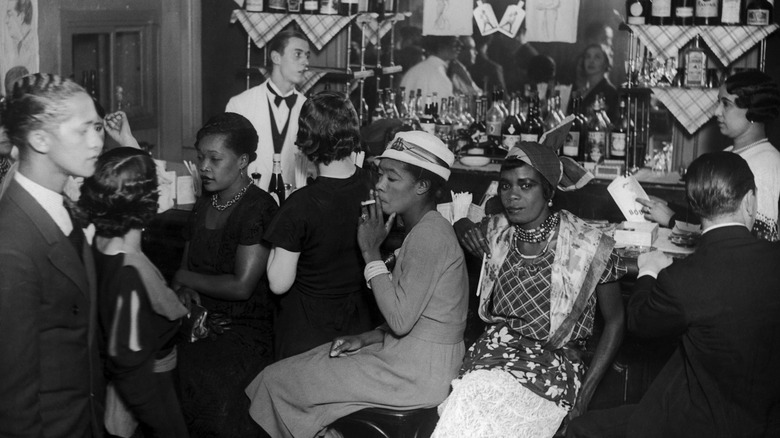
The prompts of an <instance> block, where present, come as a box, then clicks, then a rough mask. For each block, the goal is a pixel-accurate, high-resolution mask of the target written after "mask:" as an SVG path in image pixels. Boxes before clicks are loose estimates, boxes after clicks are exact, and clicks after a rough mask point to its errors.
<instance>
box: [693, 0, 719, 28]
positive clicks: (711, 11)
mask: <svg viewBox="0 0 780 438" xmlns="http://www.w3.org/2000/svg"><path fill="white" fill-rule="evenodd" d="M694 22H695V23H696V24H697V25H699V26H717V25H718V0H696V9H694Z"/></svg>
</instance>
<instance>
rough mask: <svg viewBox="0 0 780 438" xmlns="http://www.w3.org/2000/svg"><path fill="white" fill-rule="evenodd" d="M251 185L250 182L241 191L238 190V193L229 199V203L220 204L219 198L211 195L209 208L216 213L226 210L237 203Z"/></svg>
mask: <svg viewBox="0 0 780 438" xmlns="http://www.w3.org/2000/svg"><path fill="white" fill-rule="evenodd" d="M251 185H252V183H251V182H250V183H249V184H247V185H246V186H245V187H244V188H243V189H241V190H239V191H238V193H236V196H233V199H231V200H230V201H228V202H226V203H224V204H220V203H219V202H218V201H219V196H218V195H217V194H216V193H214V194H213V195H211V206H212V207H214V208H215V209H217V211H224V210H225V209H226V208H228V207H230V206H231V205H233V204H235V203H236V202H238V200H239V199H241V198H242V197H243V196H244V193H246V191H247V189H249V186H251Z"/></svg>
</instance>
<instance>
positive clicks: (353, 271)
mask: <svg viewBox="0 0 780 438" xmlns="http://www.w3.org/2000/svg"><path fill="white" fill-rule="evenodd" d="M298 123H299V125H298V126H299V127H298V139H297V145H298V148H299V149H300V150H301V152H302V153H304V154H305V155H306V156H307V157H308V158H309V160H311V161H312V162H313V163H314V164H315V165H316V166H317V169H318V171H319V176H318V177H317V179H316V180H315V181H314V182H313V183H312V184H309V185H307V186H306V187H303V188H301V189H299V190H297V191H296V192H294V193H293V194H292V195H291V196H290V197H289V199H287V201H286V202H285V203H284V205H282V207H281V208H280V209H279V214H277V215H276V217H275V218H274V220H273V222H272V223H271V225H270V226H269V227H268V230H267V231H266V233H265V239H266V240H267V241H268V242H269V243H270V244H271V245H272V248H271V254H270V256H269V258H268V281H269V283H270V287H271V291H273V292H274V293H275V294H278V295H282V296H281V297H280V299H279V302H278V308H277V310H278V312H277V314H276V321H275V324H274V335H275V341H274V345H275V350H276V358H277V359H281V358H285V357H290V356H294V355H296V354H298V353H302V352H304V351H306V350H309V349H311V348H313V347H316V346H318V345H321V344H323V343H325V342H330V341H331V340H332V339H333V338H335V337H336V336H341V335H350V334H357V333H361V332H363V331H366V330H368V329H369V328H370V327H371V325H372V324H371V320H370V317H369V316H370V307H369V300H367V297H366V295H365V293H364V290H365V283H364V281H363V277H362V275H361V274H362V272H363V261H362V259H361V257H360V248H358V245H357V240H356V239H355V237H354V236H355V230H356V229H357V225H358V217H359V216H360V201H363V200H365V199H368V196H369V190H370V188H371V177H370V174H369V173H368V171H366V170H363V169H361V168H359V167H357V166H356V165H355V163H354V161H353V159H352V154H353V152H357V151H359V150H360V137H359V131H358V130H359V125H358V118H357V113H356V112H355V109H354V107H353V106H352V103H350V101H349V98H348V97H347V96H346V95H344V94H343V93H338V92H322V93H319V94H316V95H314V96H312V97H311V98H309V99H308V100H306V102H305V103H304V104H303V108H302V109H301V117H300V120H299V122H298Z"/></svg>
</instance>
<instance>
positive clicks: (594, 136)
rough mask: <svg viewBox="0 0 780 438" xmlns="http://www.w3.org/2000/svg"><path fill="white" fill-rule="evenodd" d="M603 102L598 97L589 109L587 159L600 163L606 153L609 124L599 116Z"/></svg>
mask: <svg viewBox="0 0 780 438" xmlns="http://www.w3.org/2000/svg"><path fill="white" fill-rule="evenodd" d="M599 112H601V103H600V102H599V100H598V99H596V100H594V101H593V106H591V108H590V110H589V111H588V151H587V152H588V155H587V157H586V161H589V162H593V163H600V162H601V161H602V160H603V159H604V155H605V154H606V145H607V125H606V123H605V122H604V119H602V118H601V117H599Z"/></svg>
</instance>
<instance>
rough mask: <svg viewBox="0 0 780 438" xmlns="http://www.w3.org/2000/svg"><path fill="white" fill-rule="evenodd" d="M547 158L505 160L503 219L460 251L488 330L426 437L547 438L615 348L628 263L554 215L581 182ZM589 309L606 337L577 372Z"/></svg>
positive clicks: (541, 154) (469, 238)
mask: <svg viewBox="0 0 780 438" xmlns="http://www.w3.org/2000/svg"><path fill="white" fill-rule="evenodd" d="M554 150H555V149H553V148H550V147H547V146H542V145H539V144H537V143H529V142H522V143H520V145H519V146H517V147H515V148H513V149H512V150H510V151H509V153H508V155H507V159H506V161H504V164H503V165H502V167H501V177H500V180H499V190H498V194H499V196H500V198H501V203H502V205H503V208H504V211H503V212H502V213H499V214H496V215H492V216H488V217H487V218H485V219H484V220H483V221H482V222H481V223H480V224H477V225H475V226H474V227H472V228H471V229H470V230H469V231H468V232H466V236H464V239H463V240H462V241H463V242H464V246H465V247H466V248H467V249H468V250H469V251H470V252H472V253H475V254H478V255H483V254H484V256H485V258H484V262H483V268H482V272H481V275H480V281H479V284H478V289H477V292H478V294H479V297H480V304H479V315H480V317H481V318H482V319H483V320H484V321H485V322H487V323H488V325H487V328H486V330H485V332H484V333H483V334H482V336H480V338H479V339H478V340H477V341H476V342H475V343H474V345H473V346H472V347H471V348H470V349H469V351H468V353H467V355H466V359H464V363H463V367H462V368H461V371H460V377H459V378H458V379H457V380H455V381H453V382H452V388H453V390H452V394H450V396H449V397H448V398H447V400H446V401H445V402H444V403H443V404H442V406H441V407H440V408H439V411H440V420H439V424H438V425H437V427H436V431H435V432H434V435H433V436H434V437H447V438H450V437H472V436H512V437H543V436H548V437H551V436H553V434H554V433H555V432H556V430H557V429H558V427H559V426H560V424H561V421H562V420H563V419H564V417H566V416H567V414H568V416H569V417H570V418H573V417H576V416H577V415H579V414H580V413H582V412H584V411H585V410H586V409H587V406H588V402H589V401H590V398H591V396H592V395H593V391H594V390H595V389H596V386H597V384H598V382H599V380H601V377H602V376H603V375H604V372H605V371H606V370H607V368H608V367H609V364H610V363H611V362H612V358H613V357H614V355H615V353H616V352H617V349H618V347H619V346H620V342H621V340H622V337H623V325H624V322H623V304H622V301H621V297H620V287H619V285H618V284H617V282H616V281H617V280H618V279H619V278H620V277H621V276H622V275H623V274H624V273H625V272H626V267H625V264H624V263H623V261H622V259H621V258H620V257H619V256H618V255H617V254H616V253H615V252H614V250H613V247H614V240H613V239H612V238H611V237H609V236H608V235H606V234H604V233H602V232H601V231H600V230H598V229H595V228H593V227H591V226H589V225H588V224H586V223H585V222H584V221H582V220H581V219H579V218H577V217H576V216H574V215H573V214H571V213H569V212H568V211H566V210H560V211H554V210H553V209H552V205H553V194H554V192H555V187H556V186H558V187H559V188H561V189H562V190H566V189H573V188H579V187H581V186H582V185H583V184H584V183H586V182H587V179H588V178H587V176H588V175H587V174H586V173H585V172H584V170H583V169H582V168H580V167H579V166H578V165H577V164H576V163H575V162H574V161H572V160H569V159H567V158H562V159H559V158H558V156H557V155H556V154H555V152H553V151H554ZM583 175H585V177H583ZM485 249H486V250H485ZM597 304H598V306H599V308H600V309H601V312H602V314H603V315H604V321H605V326H604V331H603V334H602V335H601V339H600V340H599V343H598V346H597V348H596V352H595V355H594V357H593V359H592V360H591V362H590V369H589V370H588V371H587V372H586V366H585V364H584V363H583V361H582V359H581V357H582V353H583V348H584V344H585V341H586V340H587V339H588V338H589V337H590V336H591V334H592V331H593V315H594V312H595V308H596V305H597Z"/></svg>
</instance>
